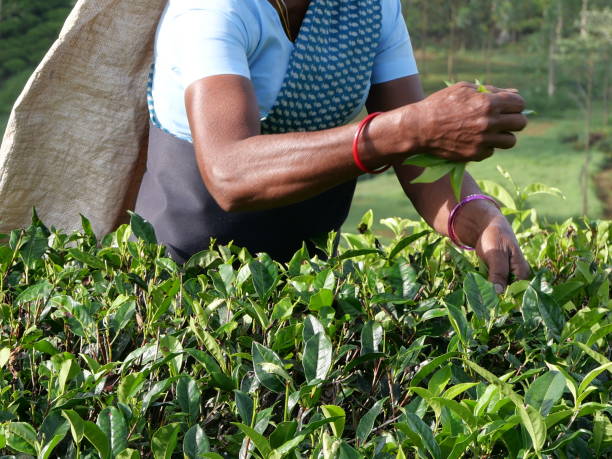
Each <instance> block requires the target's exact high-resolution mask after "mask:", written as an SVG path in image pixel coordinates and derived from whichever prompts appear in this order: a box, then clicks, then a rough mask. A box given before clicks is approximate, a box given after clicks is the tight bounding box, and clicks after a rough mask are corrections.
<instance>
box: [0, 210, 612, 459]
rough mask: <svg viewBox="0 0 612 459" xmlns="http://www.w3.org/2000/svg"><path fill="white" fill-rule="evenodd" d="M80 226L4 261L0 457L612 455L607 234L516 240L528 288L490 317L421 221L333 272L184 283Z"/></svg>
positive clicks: (147, 239)
mask: <svg viewBox="0 0 612 459" xmlns="http://www.w3.org/2000/svg"><path fill="white" fill-rule="evenodd" d="M83 222H84V225H83V231H81V232H80V233H75V234H69V235H68V234H62V233H59V232H57V231H53V230H49V229H47V228H46V227H45V226H44V225H43V224H42V223H41V222H40V221H39V220H38V218H37V217H34V219H33V224H32V226H31V227H30V228H27V229H25V230H16V231H13V232H12V233H11V234H10V235H6V238H5V243H4V244H3V245H2V246H0V324H1V325H0V454H1V453H4V454H7V455H9V454H17V453H19V452H21V453H24V454H26V455H29V456H38V457H44V458H46V457H55V456H58V457H121V458H136V457H139V456H140V457H156V458H170V457H182V455H183V454H184V455H185V457H189V458H195V457H211V458H212V457H219V455H221V456H223V457H239V455H240V457H246V452H247V451H250V454H251V455H252V456H254V457H266V458H280V457H292V458H301V457H304V458H306V457H308V458H310V457H313V458H336V457H342V458H358V457H376V458H404V457H423V458H428V457H433V458H456V457H479V458H480V457H535V456H542V457H560V458H565V457H606V456H607V457H609V454H610V453H612V449H611V447H612V423H611V422H610V415H611V406H610V403H609V401H610V399H609V398H610V395H609V394H610V387H611V383H610V372H611V371H612V363H610V361H609V360H608V359H609V352H610V332H611V331H612V324H611V321H610V318H611V312H612V304H611V302H610V296H609V293H610V275H611V272H612V266H611V261H612V257H611V253H610V251H611V249H610V246H611V245H612V244H611V243H612V222H609V221H599V222H589V221H581V222H574V221H568V222H566V223H564V224H562V225H559V226H554V227H546V228H540V227H539V226H537V223H536V224H533V225H528V227H527V228H523V229H522V230H520V231H519V235H518V236H519V240H520V242H521V244H522V246H523V248H524V251H525V254H526V256H527V258H528V260H529V261H530V263H531V264H532V266H533V268H534V273H535V277H534V278H533V280H531V281H521V282H516V283H514V284H513V285H512V286H511V287H510V288H509V289H508V291H507V292H506V293H505V294H504V295H503V296H501V297H499V296H497V295H496V294H495V293H494V290H493V288H492V285H491V284H489V283H488V282H487V281H485V279H484V278H483V277H481V272H482V267H480V269H481V272H480V273H479V272H478V269H479V266H478V262H477V260H476V259H475V258H472V256H473V255H471V254H466V253H461V252H459V251H457V250H456V249H455V248H453V247H452V246H451V245H450V244H449V242H448V241H447V240H446V239H443V238H441V237H439V236H438V235H436V234H434V233H432V232H430V231H428V229H427V227H426V226H425V224H424V223H422V222H410V221H406V220H400V219H390V220H385V221H384V224H385V225H386V226H387V227H388V228H389V232H390V234H391V233H393V237H392V239H391V240H390V242H389V243H387V244H382V243H381V242H380V241H379V240H377V239H376V237H375V235H374V234H372V233H371V232H370V228H371V223H372V216H371V214H367V215H366V216H365V217H364V222H363V225H362V230H363V233H362V234H346V235H344V238H343V239H344V244H343V245H344V248H343V249H342V250H341V252H340V254H339V255H336V256H332V257H331V258H329V260H327V261H324V260H321V259H319V258H317V257H314V258H311V257H310V256H309V254H307V253H306V251H305V250H304V249H303V250H301V251H300V252H298V253H297V254H296V255H295V257H294V258H293V260H292V261H291V262H290V263H288V264H286V265H283V264H279V263H276V262H274V261H272V260H271V259H270V258H269V257H268V256H266V255H262V254H260V255H258V256H257V257H252V256H251V255H250V254H249V253H248V252H247V251H246V250H244V249H240V248H238V247H235V246H229V247H218V248H211V249H210V250H206V251H204V252H202V253H200V254H198V255H196V256H194V257H193V258H192V259H191V260H190V261H189V262H188V263H187V264H186V265H185V266H177V265H176V264H175V263H174V262H173V261H172V260H170V259H168V258H164V257H163V256H162V252H163V249H162V248H161V247H159V246H157V245H156V244H155V243H154V242H155V235H154V232H153V230H152V228H151V227H150V226H149V225H148V224H147V223H146V222H144V221H143V220H142V219H140V218H139V217H137V216H133V217H132V222H131V226H123V227H121V228H119V230H118V231H117V232H115V233H113V234H110V235H108V236H107V237H105V238H104V239H103V240H102V241H97V240H96V238H95V236H94V234H93V232H92V231H91V227H90V225H89V223H88V222H87V220H85V219H84V220H83ZM131 234H135V235H136V236H139V239H138V240H137V241H132V240H131V239H130V235H131ZM330 241H333V237H331V238H330ZM329 245H330V246H331V245H333V244H329ZM323 250H326V251H327V250H328V249H327V248H326V247H323Z"/></svg>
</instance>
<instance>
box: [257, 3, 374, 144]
mask: <svg viewBox="0 0 612 459" xmlns="http://www.w3.org/2000/svg"><path fill="white" fill-rule="evenodd" d="M380 2H381V0H311V2H310V5H309V7H308V11H307V12H306V16H305V17H304V20H303V22H302V26H301V28H300V33H299V35H298V37H297V40H296V42H295V46H294V49H293V53H292V54H291V59H290V61H289V67H288V69H287V74H286V75H285V80H284V81H283V84H282V86H281V90H280V93H279V95H278V97H277V99H276V102H275V103H274V106H273V107H272V109H271V110H270V112H269V113H268V116H267V117H266V118H265V119H264V120H262V124H261V130H262V132H263V133H265V134H270V133H282V132H295V131H318V130H323V129H329V128H333V127H336V126H340V125H342V124H345V123H347V122H348V121H350V116H351V115H352V114H353V113H354V112H355V110H356V109H357V108H358V107H359V104H360V103H361V102H362V100H363V95H364V93H365V91H366V90H367V88H368V86H369V84H370V78H371V75H372V67H373V64H374V57H375V56H376V48H377V47H378V43H379V40H380V29H381V25H382V14H381V3H380Z"/></svg>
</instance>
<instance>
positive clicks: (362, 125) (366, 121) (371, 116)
mask: <svg viewBox="0 0 612 459" xmlns="http://www.w3.org/2000/svg"><path fill="white" fill-rule="evenodd" d="M378 115H382V112H376V113H370V114H369V115H368V116H366V117H365V118H364V119H363V121H361V123H359V127H358V128H357V132H356V133H355V138H354V139H353V160H354V161H355V164H356V165H357V167H358V168H359V169H360V170H361V171H363V172H365V173H366V174H382V173H383V172H385V171H386V170H387V169H389V168H390V167H391V164H388V165H386V166H383V167H381V168H380V169H376V170H371V169H369V168H368V167H367V166H366V165H365V164H363V162H362V161H361V159H360V158H359V138H360V137H361V134H362V133H363V131H364V130H365V128H366V126H367V125H368V124H369V123H370V121H372V120H373V119H374V118H376V117H377V116H378Z"/></svg>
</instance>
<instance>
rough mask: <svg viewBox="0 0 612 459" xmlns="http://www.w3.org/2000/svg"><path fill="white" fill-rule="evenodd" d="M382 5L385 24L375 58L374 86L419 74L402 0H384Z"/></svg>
mask: <svg viewBox="0 0 612 459" xmlns="http://www.w3.org/2000/svg"><path fill="white" fill-rule="evenodd" d="M382 3H383V20H382V21H383V22H382V30H381V37H380V44H379V46H378V49H377V51H376V57H375V58H374V68H373V71H372V84H379V83H384V82H386V81H391V80H395V79H397V78H402V77H406V76H410V75H414V74H416V73H418V68H417V64H416V61H415V59H414V53H413V51H412V43H411V42H410V35H409V34H408V28H407V27H406V22H405V21H404V17H403V16H402V7H401V4H400V0H382Z"/></svg>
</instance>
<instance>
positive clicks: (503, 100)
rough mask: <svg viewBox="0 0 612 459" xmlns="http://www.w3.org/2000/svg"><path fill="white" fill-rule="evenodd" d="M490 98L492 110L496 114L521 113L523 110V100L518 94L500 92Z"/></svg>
mask: <svg viewBox="0 0 612 459" xmlns="http://www.w3.org/2000/svg"><path fill="white" fill-rule="evenodd" d="M491 97H492V102H493V104H492V106H493V109H494V110H496V111H497V112H498V113H521V112H522V111H523V110H525V99H523V98H522V97H521V96H520V95H519V94H518V93H515V92H510V91H502V92H499V93H496V94H493V95H492V96H491Z"/></svg>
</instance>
